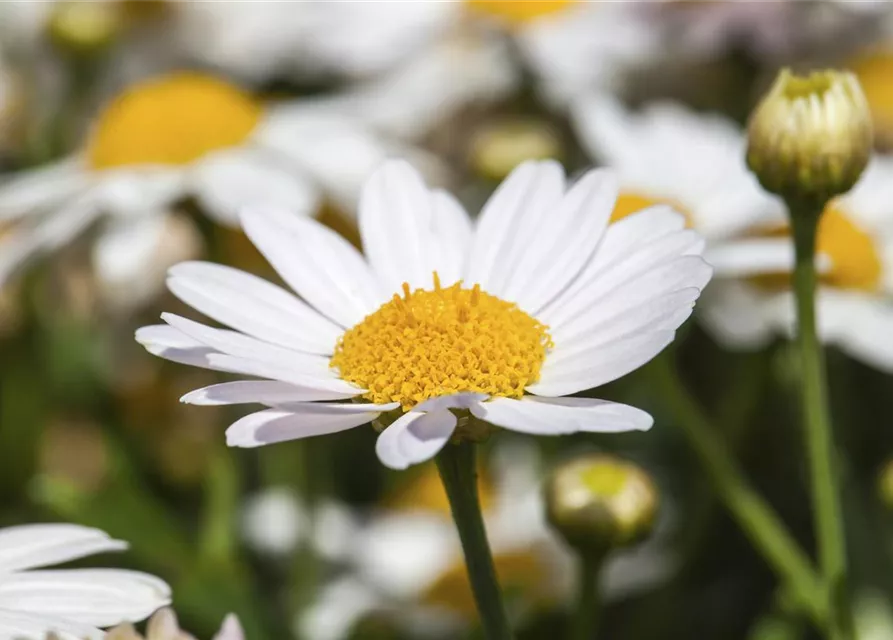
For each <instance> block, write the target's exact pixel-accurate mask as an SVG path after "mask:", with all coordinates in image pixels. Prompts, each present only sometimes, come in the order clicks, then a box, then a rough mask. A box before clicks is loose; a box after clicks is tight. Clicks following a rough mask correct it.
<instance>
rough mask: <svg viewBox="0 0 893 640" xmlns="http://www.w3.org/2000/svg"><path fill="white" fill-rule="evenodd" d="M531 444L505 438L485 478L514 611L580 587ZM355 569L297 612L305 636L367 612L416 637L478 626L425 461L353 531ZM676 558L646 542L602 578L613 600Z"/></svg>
mask: <svg viewBox="0 0 893 640" xmlns="http://www.w3.org/2000/svg"><path fill="white" fill-rule="evenodd" d="M528 445H529V443H521V442H512V443H509V444H508V446H507V445H506V443H500V444H499V446H498V447H497V448H496V450H495V451H494V452H493V456H492V460H491V465H490V469H491V470H492V472H491V473H484V474H482V475H481V478H480V480H479V493H480V496H481V507H482V512H483V516H484V520H485V523H486V527H487V533H488V538H489V540H490V545H491V547H492V551H493V559H494V565H495V568H496V572H497V575H498V576H499V581H500V584H501V586H502V589H503V591H504V592H505V593H506V597H507V605H508V608H509V610H510V611H511V612H512V613H513V614H514V616H515V617H519V618H520V617H523V616H524V615H526V614H528V613H533V612H535V611H536V610H537V609H542V608H544V607H554V606H556V605H558V606H561V605H563V604H564V603H565V602H567V600H568V599H569V598H570V597H571V596H572V594H573V591H574V584H573V578H572V577H573V575H574V570H573V567H574V564H575V557H574V554H573V552H571V551H570V550H569V549H567V548H566V547H565V546H564V545H563V544H561V543H560V541H559V540H558V539H557V538H556V536H554V535H553V534H552V532H551V531H550V530H549V528H548V526H547V524H546V521H545V515H544V514H545V505H544V504H543V493H542V487H541V478H542V470H541V468H540V467H541V460H540V458H539V453H538V450H537V449H536V447H534V446H528ZM352 541H353V544H352V545H351V546H350V549H349V553H348V554H347V555H346V556H345V557H344V558H342V561H343V562H345V564H346V566H347V571H346V572H345V573H343V574H342V575H340V576H339V577H337V578H336V579H335V580H333V581H332V582H330V583H329V584H327V585H325V586H324V587H323V588H322V589H321V590H320V592H319V595H318V597H317V598H316V600H315V601H314V602H313V603H312V604H311V605H310V606H309V607H308V608H307V609H306V610H305V611H303V612H302V613H301V614H300V615H299V616H298V618H297V621H296V626H297V629H298V632H299V635H301V636H302V637H307V638H314V639H316V640H340V639H342V638H347V637H350V631H351V629H352V628H353V627H354V626H355V625H356V623H357V622H358V621H359V620H360V619H361V618H362V617H364V616H365V615H368V614H370V613H374V612H380V613H386V614H388V615H389V617H391V618H393V620H394V622H396V623H397V624H401V625H405V626H407V627H409V628H411V629H413V630H414V631H416V633H424V632H426V631H427V634H426V635H428V634H433V635H437V633H436V632H438V631H440V632H445V633H443V634H441V635H450V637H453V636H456V635H459V634H460V633H461V631H462V630H467V628H468V627H469V626H471V625H473V624H475V622H476V620H477V612H476V609H475V607H474V601H473V600H472V595H471V590H470V585H469V583H468V579H467V574H466V570H465V565H464V561H463V557H462V548H461V545H460V543H459V538H458V535H457V534H456V531H455V525H454V524H453V521H452V517H451V514H450V507H449V502H448V501H447V498H446V494H445V493H444V491H443V487H442V485H441V483H440V479H439V477H438V474H437V470H436V468H435V467H434V466H433V465H428V466H427V467H425V468H424V469H423V470H422V471H421V473H420V474H419V475H418V476H416V477H415V478H413V479H411V480H410V481H409V483H408V485H405V486H403V487H402V490H401V491H399V492H398V493H397V494H396V497H393V498H392V499H390V500H388V501H387V502H386V503H385V504H384V505H383V506H382V507H380V508H379V510H378V511H376V512H375V513H374V514H373V515H372V517H371V518H369V519H368V520H367V521H365V522H364V523H363V524H362V525H361V526H360V527H358V528H357V529H356V530H355V532H354V533H353V535H352ZM674 566H675V562H674V561H673V559H672V558H671V557H670V556H669V555H668V554H667V553H666V552H665V550H664V549H663V548H661V547H660V546H658V545H653V544H651V543H647V544H645V545H643V546H641V547H639V548H637V549H635V550H632V551H629V552H624V553H619V554H616V555H614V556H613V557H612V558H611V559H610V560H609V561H608V562H607V563H606V566H605V567H604V570H603V572H602V575H601V581H602V584H601V587H602V588H601V591H602V593H603V594H604V597H605V598H606V599H608V600H615V599H618V598H622V597H625V596H628V595H629V594H630V593H633V592H636V591H641V590H642V589H643V588H647V587H648V586H653V585H654V584H655V583H658V582H660V581H662V580H664V579H665V578H666V577H667V576H668V575H669V574H670V573H671V572H672V570H673V568H674Z"/></svg>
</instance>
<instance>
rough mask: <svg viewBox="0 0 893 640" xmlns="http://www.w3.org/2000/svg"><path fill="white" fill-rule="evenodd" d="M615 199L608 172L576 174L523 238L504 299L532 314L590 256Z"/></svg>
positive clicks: (556, 294) (552, 297)
mask: <svg viewBox="0 0 893 640" xmlns="http://www.w3.org/2000/svg"><path fill="white" fill-rule="evenodd" d="M616 199H617V181H616V178H615V176H614V174H613V173H612V172H610V171H606V170H603V169H599V170H594V171H590V172H588V173H587V174H586V175H584V176H583V177H582V178H580V179H579V180H578V181H577V182H576V183H575V184H574V185H573V186H572V187H571V188H570V190H569V191H568V192H567V194H566V195H565V196H564V197H563V198H562V200H561V203H560V204H559V205H558V207H557V209H555V210H551V209H550V210H548V211H547V212H546V216H545V218H544V219H543V220H541V221H539V224H538V225H537V226H536V227H535V228H533V229H532V231H531V234H530V236H529V237H528V238H527V240H526V241H525V242H524V244H525V245H526V247H525V248H523V249H522V250H521V251H520V256H519V258H518V262H517V266H516V267H515V268H514V270H513V273H512V275H511V281H510V283H509V285H508V287H507V289H506V291H505V295H506V296H507V297H508V299H510V300H517V301H518V305H519V306H520V307H521V308H522V309H525V310H527V311H528V312H529V313H531V314H535V313H536V312H537V311H539V310H540V309H542V308H543V306H544V305H545V304H546V303H547V302H548V301H549V300H552V299H554V298H556V297H557V296H558V294H560V293H561V292H562V291H563V290H564V289H565V287H567V285H568V284H569V283H570V282H572V281H573V280H574V278H576V277H577V275H578V274H579V273H580V270H581V269H582V268H583V267H584V266H585V265H586V263H587V262H588V261H589V260H590V259H591V258H592V256H593V254H594V253H595V251H596V249H597V248H598V245H599V241H600V240H601V238H602V234H603V233H604V232H605V228H606V226H607V224H608V219H609V218H610V217H611V211H612V210H613V208H614V201H615V200H616Z"/></svg>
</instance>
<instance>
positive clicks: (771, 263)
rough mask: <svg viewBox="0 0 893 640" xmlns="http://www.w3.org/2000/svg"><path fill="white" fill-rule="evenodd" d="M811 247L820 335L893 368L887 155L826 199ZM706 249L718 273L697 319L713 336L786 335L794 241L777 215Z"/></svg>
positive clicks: (740, 342)
mask: <svg viewBox="0 0 893 640" xmlns="http://www.w3.org/2000/svg"><path fill="white" fill-rule="evenodd" d="M816 251H817V266H818V268H819V280H820V284H819V290H818V293H817V302H816V304H817V307H816V313H817V321H818V330H819V335H820V337H821V338H822V340H824V341H825V342H828V343H832V344H835V345H837V346H839V347H840V348H841V349H842V350H844V351H846V352H847V353H849V354H850V355H851V356H853V357H855V358H857V359H859V360H862V361H864V362H866V363H868V364H871V365H873V366H875V367H878V368H879V369H882V370H884V371H888V372H891V371H893V344H891V342H890V340H889V336H890V335H891V332H893V157H891V156H877V157H875V158H873V159H872V161H871V162H870V163H869V165H868V168H867V169H866V170H865V173H864V174H863V176H862V179H861V180H860V181H859V182H858V183H857V184H856V186H855V187H854V188H853V190H852V191H850V192H849V193H847V194H844V195H843V196H840V197H838V198H835V199H834V200H832V201H831V202H830V203H829V204H828V206H827V207H826V208H825V212H824V213H823V215H822V218H821V220H820V222H819V231H818V239H817V249H816ZM706 255H707V257H708V260H709V261H710V262H711V263H712V264H713V265H714V267H715V269H716V276H717V277H716V279H715V286H714V287H712V288H711V289H710V290H709V295H707V296H705V300H704V306H703V308H702V311H703V318H704V320H705V321H706V323H707V327H708V328H710V329H711V330H712V331H713V333H715V334H716V336H717V337H718V338H720V339H721V340H723V341H724V342H726V343H728V344H730V345H732V346H738V347H757V346H760V345H762V344H765V343H766V342H767V341H769V340H770V339H771V338H772V337H773V336H774V335H777V334H778V333H782V334H787V335H793V333H794V331H795V329H796V313H795V306H794V297H793V293H792V291H791V288H790V274H791V271H792V269H793V246H792V242H791V240H790V236H789V234H788V230H787V225H786V223H785V222H784V220H780V221H778V222H776V223H773V224H765V223H763V224H757V225H754V226H751V227H749V228H747V229H743V230H742V231H741V233H740V234H738V236H737V237H735V238H730V239H727V240H725V241H723V242H721V243H716V244H714V245H713V246H712V247H711V248H709V249H708V251H707V254H706Z"/></svg>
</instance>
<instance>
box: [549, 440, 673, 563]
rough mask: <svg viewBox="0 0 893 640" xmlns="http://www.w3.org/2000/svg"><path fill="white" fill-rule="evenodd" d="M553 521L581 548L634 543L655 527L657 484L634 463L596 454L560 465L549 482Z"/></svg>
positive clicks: (589, 550)
mask: <svg viewBox="0 0 893 640" xmlns="http://www.w3.org/2000/svg"><path fill="white" fill-rule="evenodd" d="M545 490H546V510H547V517H548V519H549V523H550V524H551V525H552V527H554V528H555V529H556V530H557V531H558V532H559V533H560V534H561V536H562V537H563V538H564V539H565V540H566V541H567V543H568V544H569V545H570V546H571V547H573V548H574V549H576V550H578V551H580V552H581V553H596V554H603V553H605V552H607V551H608V550H610V549H613V548H617V547H624V546H628V545H631V544H634V543H636V542H638V541H640V540H641V539H643V538H645V537H646V536H647V535H648V534H649V533H650V532H651V530H652V529H653V527H654V523H655V520H656V515H657V508H658V493H657V488H656V487H655V485H654V483H653V482H652V480H651V478H650V477H649V476H648V474H647V473H646V472H645V471H644V470H642V469H641V468H639V467H637V466H636V465H634V464H632V463H629V462H625V461H623V460H619V459H617V458H614V457H611V456H607V455H602V454H595V455H588V456H584V457H581V458H577V459H575V460H571V461H570V462H567V463H565V464H562V465H561V466H560V467H558V468H557V469H556V470H555V471H554V472H553V473H552V476H551V477H550V478H549V480H548V481H547V484H546V488H545Z"/></svg>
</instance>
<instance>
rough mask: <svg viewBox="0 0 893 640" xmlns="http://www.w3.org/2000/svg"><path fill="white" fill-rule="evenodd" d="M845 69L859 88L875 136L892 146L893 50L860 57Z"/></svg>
mask: <svg viewBox="0 0 893 640" xmlns="http://www.w3.org/2000/svg"><path fill="white" fill-rule="evenodd" d="M847 66H848V67H849V69H850V70H851V71H852V72H853V73H854V74H855V75H856V77H857V78H858V79H859V84H861V85H862V92H863V93H864V94H865V99H866V100H867V101H868V108H869V110H870V111H871V119H872V121H873V122H874V129H875V134H876V135H877V136H878V137H879V138H880V139H881V141H882V142H884V143H885V144H890V143H893V50H881V51H877V52H875V53H872V54H868V55H864V56H861V57H859V58H857V59H855V60H853V61H852V62H851V63H850V64H849V65H847Z"/></svg>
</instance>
